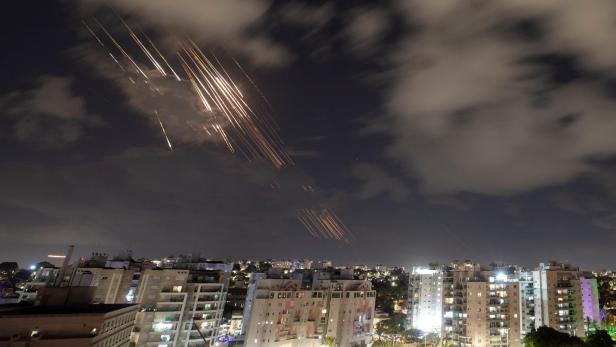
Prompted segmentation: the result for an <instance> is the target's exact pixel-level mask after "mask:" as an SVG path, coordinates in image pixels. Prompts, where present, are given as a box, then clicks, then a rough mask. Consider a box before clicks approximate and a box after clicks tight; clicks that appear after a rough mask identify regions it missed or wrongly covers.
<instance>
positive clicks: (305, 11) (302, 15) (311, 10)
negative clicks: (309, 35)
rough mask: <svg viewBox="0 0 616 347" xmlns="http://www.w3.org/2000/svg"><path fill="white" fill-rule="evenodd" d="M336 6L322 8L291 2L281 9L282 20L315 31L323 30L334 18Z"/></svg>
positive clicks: (330, 5) (327, 5) (324, 5)
mask: <svg viewBox="0 0 616 347" xmlns="http://www.w3.org/2000/svg"><path fill="white" fill-rule="evenodd" d="M334 12H335V10H334V6H333V5H332V4H329V3H325V4H322V5H320V6H314V5H308V4H306V3H301V2H289V3H286V4H284V5H283V6H282V7H281V8H280V14H281V15H282V19H283V20H284V21H286V22H289V23H294V24H298V25H302V26H306V27H312V28H314V30H319V29H322V28H323V27H324V26H325V25H326V24H327V23H329V21H330V20H331V19H332V18H333V16H334V14H335V13H334Z"/></svg>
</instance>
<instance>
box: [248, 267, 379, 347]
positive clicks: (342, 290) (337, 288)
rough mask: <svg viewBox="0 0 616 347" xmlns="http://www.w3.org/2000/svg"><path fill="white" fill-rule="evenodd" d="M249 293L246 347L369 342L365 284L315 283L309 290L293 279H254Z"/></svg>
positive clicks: (370, 297)
mask: <svg viewBox="0 0 616 347" xmlns="http://www.w3.org/2000/svg"><path fill="white" fill-rule="evenodd" d="M251 287H252V288H249V292H248V297H247V302H248V301H251V304H250V305H248V304H247V305H246V306H245V307H246V308H248V307H249V308H250V309H249V312H247V313H246V315H245V317H244V320H245V322H246V323H245V325H244V327H243V328H244V329H245V331H246V336H245V341H246V346H266V347H282V346H285V347H287V346H288V347H312V346H314V347H319V346H321V341H322V338H324V337H329V338H332V339H333V340H334V341H335V344H336V345H337V346H351V345H354V344H358V345H363V346H366V345H368V344H369V343H370V340H371V337H372V319H373V318H374V304H375V292H374V291H372V290H371V285H370V283H369V282H368V281H363V280H361V281H358V280H340V281H330V280H323V281H321V280H319V281H316V282H315V283H314V284H313V288H312V289H311V290H307V289H302V288H301V280H298V279H258V280H256V281H254V283H252V284H251Z"/></svg>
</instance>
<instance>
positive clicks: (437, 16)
mask: <svg viewBox="0 0 616 347" xmlns="http://www.w3.org/2000/svg"><path fill="white" fill-rule="evenodd" d="M402 5H403V6H404V7H408V12H407V17H408V20H409V22H410V23H412V24H413V25H415V26H416V27H418V28H419V29H418V31H417V32H414V33H411V34H408V37H407V38H406V39H403V40H402V42H401V43H400V44H399V46H398V47H397V48H395V49H394V51H393V53H392V56H393V57H394V59H395V60H396V61H397V63H396V65H395V69H394V70H393V72H392V74H391V76H392V79H393V83H392V84H391V86H390V93H389V97H388V99H387V104H386V110H387V113H388V117H387V120H386V121H385V122H383V121H382V120H380V121H379V122H381V123H379V124H378V127H379V128H381V129H383V128H384V129H385V132H386V133H387V134H390V135H391V136H392V138H393V139H394V142H393V144H392V145H391V146H390V147H389V149H388V151H387V154H388V155H389V156H390V157H391V158H393V159H395V160H396V161H401V162H402V163H404V164H405V165H406V169H407V173H408V174H409V175H411V176H412V177H418V178H419V179H420V180H421V184H422V186H423V189H424V191H425V192H428V193H430V194H447V193H452V192H464V191H466V192H476V193H481V194H495V195H502V194H505V195H508V194H518V193H522V192H526V191H530V190H533V189H536V188H540V187H545V186H551V185H558V184H562V183H564V182H568V181H570V180H572V179H573V178H576V177H578V176H580V175H582V174H585V173H589V172H593V171H595V169H596V167H595V166H593V165H591V164H589V162H588V159H604V158H608V157H609V156H611V155H613V154H616V140H615V138H614V136H613V135H612V134H613V133H614V131H616V122H615V121H614V118H613V117H612V116H611V113H612V111H611V110H612V109H613V107H614V102H613V100H612V99H609V98H606V97H605V96H604V93H602V85H601V83H600V81H589V80H582V79H577V80H575V79H573V80H566V79H565V81H566V85H564V86H563V85H558V86H557V87H556V88H555V86H554V81H553V80H548V79H547V78H545V77H544V75H542V74H537V70H538V69H540V67H538V66H537V65H536V64H528V63H524V61H525V59H526V58H527V57H529V56H538V55H542V54H544V53H546V52H550V51H557V52H558V51H560V52H563V53H564V54H575V55H576V56H578V57H579V59H580V63H581V65H582V66H584V68H585V69H588V70H595V71H603V69H605V68H608V67H610V66H611V65H612V63H613V62H614V61H616V60H613V59H612V60H611V58H612V56H613V55H614V50H612V49H609V48H607V49H606V48H605V47H606V46H609V43H608V42H609V40H610V39H608V37H607V36H609V34H606V33H610V32H611V31H612V30H613V26H614V23H616V21H615V20H614V13H616V12H615V11H614V6H615V5H614V4H613V3H611V2H608V1H599V2H597V6H583V5H580V4H579V3H576V2H572V1H568V2H565V3H564V4H561V3H560V2H553V1H547V2H540V3H538V2H533V1H522V2H515V3H511V4H510V3H495V2H478V3H475V4H474V5H473V6H470V5H469V4H468V3H467V2H464V1H446V2H423V1H405V2H403V3H402ZM529 17H531V18H538V20H541V23H542V27H544V28H545V35H544V38H543V39H542V40H541V41H540V42H538V40H536V39H534V40H520V39H512V38H510V37H506V36H503V35H501V34H500V32H499V31H498V30H496V29H497V28H499V27H500V26H502V23H503V22H515V21H512V19H516V18H518V19H521V18H529ZM591 23H592V24H591ZM591 28H592V29H591ZM595 32H600V33H601V34H599V35H594V33H595ZM529 76H536V77H533V78H529ZM546 90H548V92H547V93H546V92H545V91H546ZM538 95H541V97H542V98H543V100H544V101H543V102H542V103H541V104H537V103H536V100H537V97H538ZM571 115H575V117H571V118H569V119H570V120H571V121H566V122H563V120H565V119H567V117H569V116H571Z"/></svg>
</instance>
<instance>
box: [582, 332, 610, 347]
mask: <svg viewBox="0 0 616 347" xmlns="http://www.w3.org/2000/svg"><path fill="white" fill-rule="evenodd" d="M585 345H586V347H614V345H615V343H614V341H613V340H612V337H611V336H610V335H609V334H608V333H607V331H605V330H596V331H594V332H592V333H591V334H590V335H588V337H586V343H585Z"/></svg>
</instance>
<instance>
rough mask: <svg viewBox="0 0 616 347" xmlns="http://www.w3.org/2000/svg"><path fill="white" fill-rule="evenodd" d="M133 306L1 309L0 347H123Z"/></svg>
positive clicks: (20, 306) (133, 317) (10, 306)
mask: <svg viewBox="0 0 616 347" xmlns="http://www.w3.org/2000/svg"><path fill="white" fill-rule="evenodd" d="M136 313H137V306H136V305H119V304H118V305H116V304H112V305H105V304H101V305H63V306H34V305H4V306H0V321H2V324H0V347H22V346H30V347H38V346H40V347H125V346H128V345H129V338H130V334H131V331H132V330H133V322H134V320H135V315H136Z"/></svg>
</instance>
